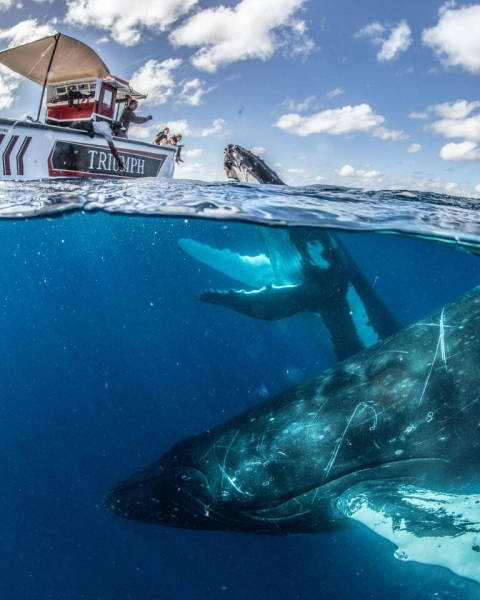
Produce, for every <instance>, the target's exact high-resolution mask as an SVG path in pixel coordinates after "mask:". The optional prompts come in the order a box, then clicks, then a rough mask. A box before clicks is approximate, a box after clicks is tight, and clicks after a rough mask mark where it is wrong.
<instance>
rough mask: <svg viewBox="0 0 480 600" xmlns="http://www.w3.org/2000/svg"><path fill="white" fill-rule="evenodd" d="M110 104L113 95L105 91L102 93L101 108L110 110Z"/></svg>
mask: <svg viewBox="0 0 480 600" xmlns="http://www.w3.org/2000/svg"><path fill="white" fill-rule="evenodd" d="M112 103H113V94H112V92H111V91H110V90H107V89H105V90H104V91H103V101H102V104H103V107H104V108H111V107H112Z"/></svg>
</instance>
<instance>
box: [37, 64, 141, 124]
mask: <svg viewBox="0 0 480 600" xmlns="http://www.w3.org/2000/svg"><path fill="white" fill-rule="evenodd" d="M132 97H135V98H144V97H145V96H143V94H139V93H138V92H134V91H133V90H132V88H130V86H129V85H128V82H127V81H123V80H122V79H119V78H118V77H114V76H112V75H109V76H107V77H98V78H84V79H80V80H78V79H77V80H69V81H62V82H56V83H54V84H51V85H47V97H46V100H47V112H46V116H45V122H46V123H47V124H49V125H60V126H69V125H71V124H72V123H73V122H75V121H88V120H89V119H91V118H92V117H99V118H101V119H104V120H109V121H111V120H115V119H118V117H119V114H120V112H121V110H122V109H123V106H124V104H125V102H127V101H128V100H129V99H130V98H132Z"/></svg>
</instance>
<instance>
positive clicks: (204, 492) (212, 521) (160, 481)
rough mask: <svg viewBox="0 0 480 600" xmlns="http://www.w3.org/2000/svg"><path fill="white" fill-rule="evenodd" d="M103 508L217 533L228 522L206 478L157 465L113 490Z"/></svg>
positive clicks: (130, 516)
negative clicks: (220, 523)
mask: <svg viewBox="0 0 480 600" xmlns="http://www.w3.org/2000/svg"><path fill="white" fill-rule="evenodd" d="M103 504H104V506H105V508H107V509H108V510H110V511H111V512H113V513H114V514H115V515H117V516H120V517H124V518H126V519H132V520H135V521H142V522H144V523H150V524H158V525H170V526H172V527H188V528H193V529H218V527H219V525H218V522H219V521H224V520H226V518H227V517H226V516H222V513H221V511H220V510H219V505H218V502H217V500H216V499H215V497H214V495H213V493H212V491H211V488H210V485H209V483H208V480H207V478H206V477H205V475H204V474H203V473H202V472H201V471H199V470H198V469H196V468H194V467H175V468H168V469H164V467H162V466H160V465H154V466H153V467H152V468H150V469H148V470H146V471H142V472H140V473H137V474H135V475H133V476H132V477H129V478H128V479H126V480H124V481H122V482H120V483H119V484H117V485H116V486H115V487H113V488H112V489H111V490H110V491H109V492H108V493H107V494H106V496H105V498H104V501H103Z"/></svg>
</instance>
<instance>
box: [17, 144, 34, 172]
mask: <svg viewBox="0 0 480 600" xmlns="http://www.w3.org/2000/svg"><path fill="white" fill-rule="evenodd" d="M31 141H32V138H31V137H26V138H25V139H24V140H23V144H22V145H21V146H20V150H19V152H18V154H17V173H18V174H19V175H25V172H24V169H23V157H24V156H25V153H26V151H27V150H28V146H29V145H30V142H31Z"/></svg>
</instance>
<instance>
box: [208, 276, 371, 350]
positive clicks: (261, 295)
mask: <svg viewBox="0 0 480 600" xmlns="http://www.w3.org/2000/svg"><path fill="white" fill-rule="evenodd" d="M317 297H318V296H317V294H315V291H313V292H312V290H309V285H308V284H307V283H304V284H302V285H284V286H275V285H267V286H265V287H263V288H261V289H259V290H251V291H245V290H228V291H220V290H206V291H204V292H202V294H201V295H200V300H202V301H203V302H208V303H209V304H216V305H217V306H223V307H225V308H230V309H232V310H234V311H236V312H238V313H241V314H243V315H246V316H248V317H254V318H256V319H263V320H264V321H279V320H280V319H285V318H286V317H292V316H293V315H295V314H297V313H299V312H305V313H308V312H315V313H316V312H317V311H318V314H319V316H321V319H322V321H323V324H324V325H325V327H326V329H327V331H328V334H329V337H330V341H331V344H332V346H333V350H334V352H335V355H336V356H337V358H338V359H339V360H344V359H346V358H348V357H349V356H351V355H352V354H355V353H356V352H360V351H361V350H363V349H364V347H365V343H366V341H367V344H368V345H372V344H374V343H376V342H378V341H379V338H378V337H376V336H375V334H374V333H373V332H371V330H370V329H369V328H368V326H367V317H366V315H365V310H363V311H362V310H360V307H359V310H357V311H353V310H352V297H355V290H353V288H352V289H351V290H349V292H348V294H347V296H340V297H338V298H337V299H336V300H335V302H328V303H325V306H324V307H322V308H321V309H320V310H319V306H318V302H316V301H315V300H316V299H317ZM312 299H313V300H312ZM357 301H358V302H359V303H360V300H359V299H358V298H357ZM362 319H363V322H362ZM359 332H360V333H361V335H359Z"/></svg>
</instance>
